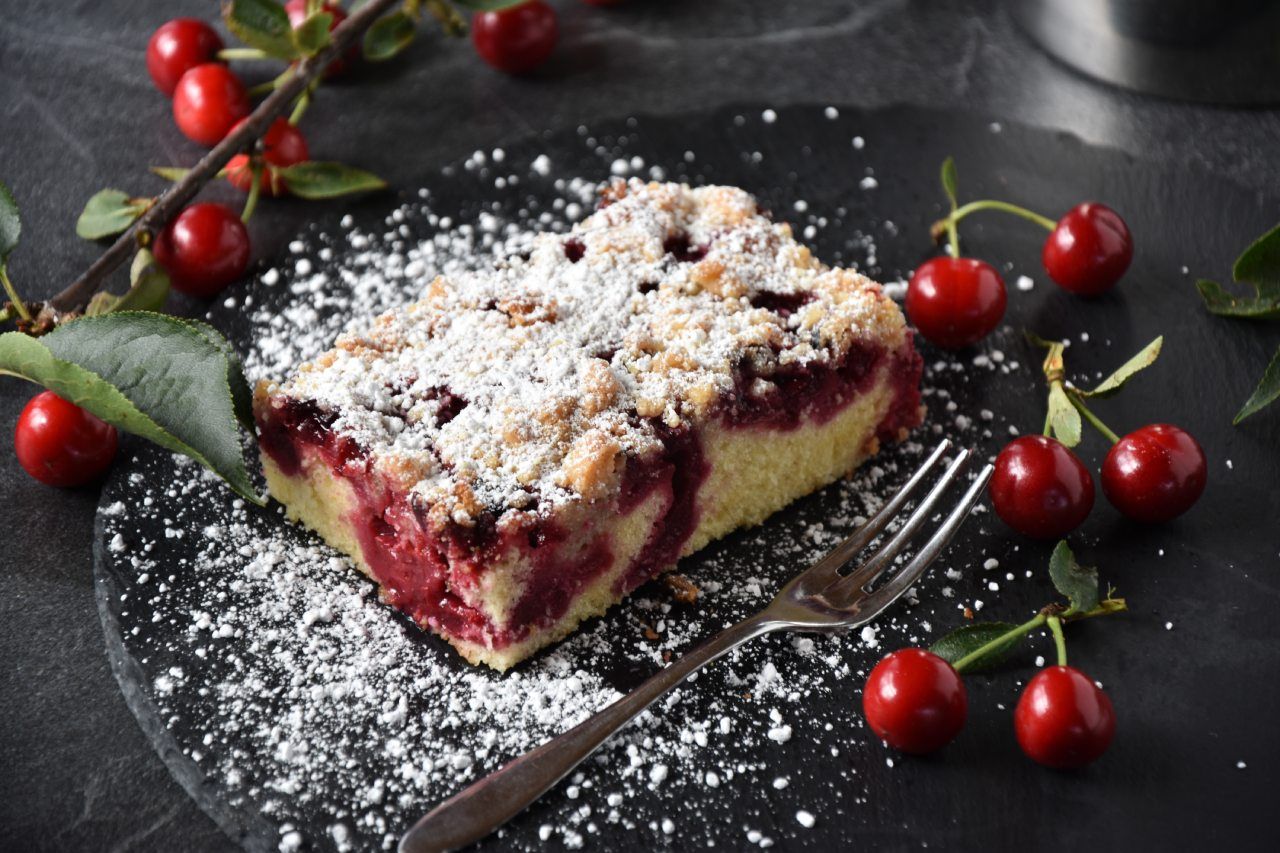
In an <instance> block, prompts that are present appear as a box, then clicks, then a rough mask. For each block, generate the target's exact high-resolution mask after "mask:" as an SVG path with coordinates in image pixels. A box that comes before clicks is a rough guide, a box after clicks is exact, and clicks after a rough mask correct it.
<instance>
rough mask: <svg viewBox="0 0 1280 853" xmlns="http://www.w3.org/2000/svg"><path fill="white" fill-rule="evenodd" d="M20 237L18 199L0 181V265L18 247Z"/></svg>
mask: <svg viewBox="0 0 1280 853" xmlns="http://www.w3.org/2000/svg"><path fill="white" fill-rule="evenodd" d="M21 237H22V217H21V216H19V215H18V200H17V199H16V198H14V197H13V193H11V192H9V188H8V187H7V186H5V185H4V182H3V181H0V266H3V265H4V264H5V262H7V261H8V260H9V253H10V252H12V251H13V250H14V249H16V248H17V247H18V240H19V238H21Z"/></svg>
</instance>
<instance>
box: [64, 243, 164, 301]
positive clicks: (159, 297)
mask: <svg viewBox="0 0 1280 853" xmlns="http://www.w3.org/2000/svg"><path fill="white" fill-rule="evenodd" d="M129 281H130V282H131V284H130V287H129V290H128V291H127V292H126V293H125V294H124V296H116V295H115V294H114V293H108V292H106V291H105V290H102V291H99V292H98V293H95V294H94V295H93V298H92V299H90V300H89V304H88V306H86V307H85V310H84V314H85V316H86V317H97V316H99V315H101V314H110V313H111V312H112V311H159V310H160V309H161V308H163V307H164V302H165V299H167V298H168V296H169V275H168V273H166V272H165V271H164V269H162V268H161V267H160V265H159V264H157V263H156V259H155V256H154V255H152V254H151V252H150V250H148V249H142V250H140V251H139V252H138V254H136V255H134V258H133V267H132V269H131V270H130V271H129Z"/></svg>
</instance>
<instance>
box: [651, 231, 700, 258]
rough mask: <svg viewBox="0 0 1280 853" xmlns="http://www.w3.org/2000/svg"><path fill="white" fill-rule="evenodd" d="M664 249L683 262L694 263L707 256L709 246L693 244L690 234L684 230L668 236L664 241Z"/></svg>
mask: <svg viewBox="0 0 1280 853" xmlns="http://www.w3.org/2000/svg"><path fill="white" fill-rule="evenodd" d="M662 250H663V251H664V252H666V253H667V254H668V255H671V256H672V257H674V258H675V259H676V260H677V261H679V262H680V263H682V264H690V263H694V262H695V261H700V260H702V259H703V258H705V257H706V256H707V247H706V246H695V245H693V244H692V243H691V242H690V240H689V235H688V234H686V233H684V232H683V231H677V232H676V233H675V234H671V235H670V236H668V237H667V239H666V240H665V241H663V243H662Z"/></svg>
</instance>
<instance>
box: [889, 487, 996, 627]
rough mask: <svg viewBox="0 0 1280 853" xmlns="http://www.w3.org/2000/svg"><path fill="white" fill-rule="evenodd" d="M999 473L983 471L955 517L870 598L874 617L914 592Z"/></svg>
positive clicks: (954, 512)
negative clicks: (913, 589)
mask: <svg viewBox="0 0 1280 853" xmlns="http://www.w3.org/2000/svg"><path fill="white" fill-rule="evenodd" d="M993 471H995V469H994V468H993V467H991V466H990V465H986V466H984V467H983V469H982V471H981V472H980V473H979V474H978V476H977V477H975V478H974V479H973V482H972V483H971V484H969V489H968V491H966V492H965V493H964V498H962V499H961V501H960V503H958V504H956V506H955V509H953V510H951V514H950V515H948V516H947V520H946V521H945V522H943V524H942V526H941V527H939V528H938V529H937V530H936V531H934V533H933V535H932V536H930V537H929V541H927V542H925V543H924V547H922V548H921V549H920V550H919V551H918V552H917V553H916V555H915V556H914V557H912V558H911V562H909V563H907V565H906V566H905V567H904V568H903V569H902V571H900V572H898V573H897V574H895V575H894V576H893V577H892V578H890V579H889V580H888V581H887V582H886V583H885V584H884V585H883V586H882V587H880V588H879V589H877V590H876V591H875V592H873V593H872V594H871V597H870V598H868V599H867V601H866V604H865V607H866V608H867V611H868V612H869V613H870V614H875V613H879V612H880V611H882V610H884V609H885V608H886V607H888V606H889V605H890V604H893V602H895V601H897V600H898V598H899V596H901V595H902V594H903V593H904V592H906V591H907V590H909V589H911V586H912V584H914V583H915V582H916V581H918V580H919V579H920V576H921V575H923V574H924V570H925V569H927V568H929V565H930V564H931V563H932V562H933V561H934V560H935V559H937V557H938V555H939V554H941V553H942V549H943V548H945V547H947V543H948V542H950V541H951V537H952V536H954V535H955V533H956V531H957V530H959V529H960V525H962V524H964V520H965V519H966V518H968V516H969V512H970V510H972V509H973V505H974V504H976V503H977V502H978V498H979V497H980V496H981V495H982V490H983V489H984V488H986V485H987V481H988V480H990V479H991V474H992V472H993Z"/></svg>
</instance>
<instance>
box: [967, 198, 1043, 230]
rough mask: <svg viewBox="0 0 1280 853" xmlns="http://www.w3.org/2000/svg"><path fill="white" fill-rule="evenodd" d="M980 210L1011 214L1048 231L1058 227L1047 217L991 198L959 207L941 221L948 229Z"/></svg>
mask: <svg viewBox="0 0 1280 853" xmlns="http://www.w3.org/2000/svg"><path fill="white" fill-rule="evenodd" d="M980 210H1001V211H1004V212H1005V213H1012V214H1013V215H1014V216H1020V217H1022V218H1023V219H1026V220H1028V221H1030V222H1034V223H1035V224H1037V225H1039V226H1040V227H1042V228H1045V229H1047V230H1049V231H1052V230H1053V229H1054V228H1056V227H1058V223H1056V222H1054V221H1053V220H1052V219H1050V218H1049V217H1047V216H1041V215H1040V214H1038V213H1035V212H1034V211H1030V210H1027V209H1026V208H1025V207H1019V206H1018V205H1016V204H1010V203H1009V202H1007V201H997V200H996V199H992V198H986V199H980V200H978V201H971V202H969V203H968V204H964V205H961V206H960V207H959V208H957V209H956V210H953V211H951V215H950V216H948V217H947V218H946V219H945V220H943V221H944V222H946V223H947V227H948V229H950V227H951V226H952V224H953V223H956V222H959V221H960V220H961V219H964V218H965V217H966V216H968V215H969V214H971V213H977V212H978V211H980Z"/></svg>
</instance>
